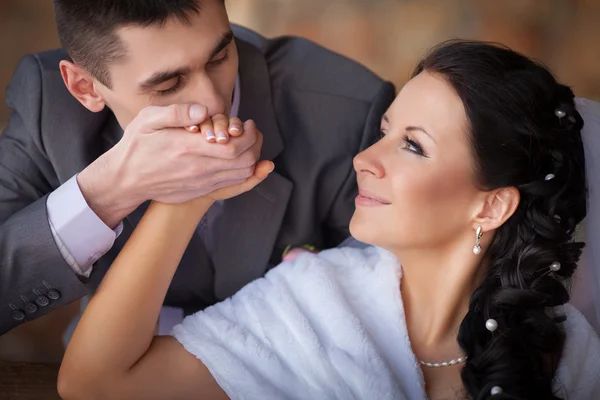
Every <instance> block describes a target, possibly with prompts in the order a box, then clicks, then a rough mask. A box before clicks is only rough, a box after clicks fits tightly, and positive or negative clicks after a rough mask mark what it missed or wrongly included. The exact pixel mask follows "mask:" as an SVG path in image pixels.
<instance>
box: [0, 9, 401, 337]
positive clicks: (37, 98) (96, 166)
mask: <svg viewBox="0 0 600 400" xmlns="http://www.w3.org/2000/svg"><path fill="white" fill-rule="evenodd" d="M54 3H55V12H56V20H57V26H58V31H59V37H60V39H61V42H62V45H63V48H64V51H63V50H55V51H50V52H45V53H41V54H36V55H30V56H27V57H25V58H24V59H23V60H22V61H21V63H20V64H19V65H18V67H17V70H16V72H15V74H14V77H13V79H12V81H11V83H10V85H9V87H8V90H7V97H6V99H7V104H8V105H9V107H11V108H12V110H13V111H12V114H11V117H10V121H9V123H8V126H7V127H6V130H5V131H4V132H3V134H2V135H1V136H0V224H1V225H0V334H1V333H4V332H6V331H8V330H10V329H12V328H13V327H15V326H17V325H18V324H20V323H22V322H25V321H28V320H31V319H34V318H37V317H40V316H42V315H44V314H46V313H48V312H49V311H51V310H53V309H55V308H56V307H59V306H61V305H63V304H67V303H69V302H72V301H74V300H76V299H78V298H80V297H82V296H85V295H86V294H88V293H89V292H90V291H93V290H94V289H95V288H96V287H97V286H98V284H99V282H100V281H101V279H102V277H103V276H104V274H105V273H106V271H107V270H108V268H109V266H110V265H111V263H112V262H113V260H114V259H115V257H116V256H117V254H118V253H119V251H120V250H121V248H122V247H123V245H124V244H125V242H126V241H127V239H128V238H129V236H130V235H131V233H132V231H133V229H134V228H135V226H136V225H137V224H138V222H139V221H140V218H141V217H142V215H143V213H144V211H145V209H146V207H147V204H148V202H149V201H151V200H157V201H163V202H172V203H176V202H183V201H187V200H190V199H192V198H196V197H198V196H201V195H203V194H206V193H208V192H210V191H212V190H214V189H215V188H218V187H222V186H225V185H229V184H232V183H235V182H241V181H243V180H244V179H246V178H247V177H248V173H249V171H252V167H253V165H254V164H255V163H256V162H257V160H259V159H269V160H273V161H274V163H275V166H276V169H275V171H274V172H273V173H272V174H271V175H270V176H269V177H268V178H267V179H266V180H265V181H264V182H263V183H262V184H261V185H259V186H258V187H257V188H255V189H254V190H252V191H251V192H249V193H246V194H244V195H242V196H239V197H237V198H234V199H231V200H227V201H224V202H222V203H218V204H216V205H215V206H214V207H213V208H211V210H210V212H209V213H208V215H207V217H206V218H205V219H204V220H203V221H202V223H201V224H200V226H199V227H198V234H197V235H195V237H194V238H193V239H192V241H191V243H190V244H189V246H188V248H187V251H186V253H185V255H184V257H183V259H182V260H181V263H180V266H179V269H178V271H177V273H176V275H175V277H174V279H173V282H172V284H171V287H170V289H169V292H168V294H167V297H166V299H165V304H167V305H172V306H177V307H183V308H185V309H186V310H187V311H188V312H192V311H195V310H199V309H202V308H204V307H206V306H208V305H211V304H213V303H215V302H217V301H219V300H222V299H224V298H226V297H228V296H230V295H232V294H233V293H235V292H236V291H237V290H239V289H240V288H241V287H242V286H243V285H245V284H246V283H248V282H250V281H252V280H254V279H256V278H258V277H260V276H262V275H263V274H264V273H265V272H266V271H267V270H268V269H269V268H270V267H272V266H273V265H275V264H277V263H278V262H279V261H280V260H281V254H282V252H283V251H284V249H285V248H286V247H287V246H288V245H292V246H297V245H302V244H311V245H314V246H316V247H318V248H327V247H333V246H336V245H338V244H339V243H340V242H341V241H342V240H344V239H345V238H346V237H347V236H348V235H349V233H348V222H349V220H350V217H351V215H352V213H353V210H354V198H355V196H356V192H357V188H356V182H355V174H354V172H353V168H352V159H353V157H354V155H356V154H357V153H358V152H359V151H361V150H362V149H364V148H366V147H367V146H369V145H370V144H371V143H373V142H374V141H375V140H376V139H377V137H378V135H379V124H380V118H381V116H382V114H383V112H384V111H385V110H386V109H387V107H388V106H389V104H390V103H391V101H392V100H393V97H394V88H393V86H392V85H391V84H390V83H388V82H384V81H382V80H381V79H380V78H378V77H377V76H375V75H374V74H373V73H371V72H369V71H368V70H367V69H365V68H364V67H362V66H360V65H358V64H356V63H354V62H352V61H350V60H348V59H345V58H343V57H341V56H339V55H336V54H334V53H332V52H330V51H328V50H326V49H324V48H322V47H319V46H317V45H315V44H313V43H310V42H308V41H306V40H303V39H299V38H293V37H280V38H275V39H265V38H263V37H261V36H259V35H258V34H256V33H254V32H252V31H250V30H247V29H244V28H241V27H235V26H234V27H233V31H232V27H231V25H230V24H229V21H228V18H227V13H226V10H225V5H224V1H223V0H154V1H147V0H132V1H127V2H123V1H118V0H113V1H108V0H107V1H97V0H55V1H54ZM218 114H224V115H230V116H234V117H239V118H240V119H241V120H242V121H246V120H249V119H252V120H253V121H254V122H255V125H254V124H252V123H248V124H245V125H244V126H243V127H242V126H239V127H238V129H242V130H243V133H242V134H241V135H234V134H233V132H235V128H234V129H233V130H231V129H230V128H232V127H230V126H228V124H229V122H228V121H227V120H226V118H222V120H217V121H215V125H214V132H213V131H212V130H211V132H207V133H206V134H207V135H209V136H214V137H215V138H217V139H221V138H222V139H224V141H225V142H227V139H228V138H229V141H228V142H227V143H226V144H214V143H207V141H205V140H204V139H203V138H202V137H201V136H200V135H193V134H190V133H188V132H186V131H185V129H184V127H186V126H189V125H197V124H201V123H202V122H203V121H205V120H206V119H207V118H210V117H213V116H216V115H218ZM229 133H231V136H230V135H229ZM140 282H143V277H140ZM131 290H132V291H135V287H132V288H131ZM132 312H135V310H132Z"/></svg>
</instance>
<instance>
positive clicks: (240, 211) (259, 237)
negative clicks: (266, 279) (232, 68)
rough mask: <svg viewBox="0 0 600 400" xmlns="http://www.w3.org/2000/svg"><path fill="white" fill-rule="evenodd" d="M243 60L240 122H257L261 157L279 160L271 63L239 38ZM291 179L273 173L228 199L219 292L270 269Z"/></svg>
mask: <svg viewBox="0 0 600 400" xmlns="http://www.w3.org/2000/svg"><path fill="white" fill-rule="evenodd" d="M236 43H237V47H238V52H239V56H240V66H239V74H240V86H241V103H240V118H241V119H242V120H244V121H245V120H247V119H253V120H254V121H255V122H256V125H257V126H258V128H259V129H260V130H261V132H262V133H263V137H264V141H263V149H262V154H261V159H264V160H275V158H276V157H277V156H278V155H279V154H280V153H281V151H282V150H283V140H282V138H281V135H280V133H279V128H278V126H277V121H276V119H275V112H274V110H273V105H272V99H271V84H270V77H269V71H268V69H267V64H266V61H265V59H264V56H263V55H262V53H260V52H259V51H258V49H256V48H255V47H254V46H252V45H250V44H248V43H247V42H244V41H242V40H239V39H238V40H237V41H236ZM292 189H293V184H292V182H291V181H289V180H288V179H286V178H285V177H283V176H281V175H279V174H278V173H277V172H275V171H274V172H272V173H271V175H269V177H268V178H267V179H265V181H263V182H262V183H261V184H260V185H258V186H257V187H256V188H255V189H254V190H252V191H250V192H248V193H245V194H243V195H241V196H238V197H236V198H233V199H229V200H226V201H225V202H224V204H223V207H224V209H223V213H222V215H221V217H220V220H219V222H218V223H217V224H216V225H217V226H216V228H215V232H213V235H214V238H215V241H214V243H215V254H214V261H215V269H216V270H215V294H216V296H217V298H218V299H223V298H226V297H228V296H231V295H232V294H234V293H235V292H236V291H238V290H239V289H241V288H242V286H244V285H245V284H246V283H248V282H250V281H252V280H254V279H256V278H259V277H261V276H262V275H263V274H264V273H265V271H266V268H267V265H268V263H269V260H270V258H271V253H272V252H273V248H274V245H275V241H276V239H277V235H278V233H279V230H280V228H281V225H282V222H283V218H284V216H285V211H286V209H287V204H288V200H289V198H290V195H291V192H292Z"/></svg>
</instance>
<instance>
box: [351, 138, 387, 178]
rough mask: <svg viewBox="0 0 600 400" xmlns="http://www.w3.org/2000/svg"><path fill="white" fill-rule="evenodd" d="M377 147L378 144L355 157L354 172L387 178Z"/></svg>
mask: <svg viewBox="0 0 600 400" xmlns="http://www.w3.org/2000/svg"><path fill="white" fill-rule="evenodd" d="M377 147H378V144H374V145H373V146H371V147H369V148H368V149H366V150H364V151H362V152H360V153H358V155H356V157H354V163H353V164H354V170H355V171H356V173H357V174H370V175H373V176H375V177H376V178H383V177H384V176H385V169H384V168H383V164H382V163H381V160H382V158H381V155H380V154H378V153H379V152H378V151H377V150H378V149H377Z"/></svg>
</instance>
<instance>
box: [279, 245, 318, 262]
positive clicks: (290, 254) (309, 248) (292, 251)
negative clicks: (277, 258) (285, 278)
mask: <svg viewBox="0 0 600 400" xmlns="http://www.w3.org/2000/svg"><path fill="white" fill-rule="evenodd" d="M318 252H319V250H318V249H317V248H316V247H315V246H313V245H310V244H304V245H302V246H300V247H294V248H292V246H291V245H289V246H288V247H286V248H285V250H284V251H283V254H282V255H281V261H282V262H285V261H292V260H295V259H296V258H297V257H298V256H299V255H300V254H302V253H313V254H316V253H318Z"/></svg>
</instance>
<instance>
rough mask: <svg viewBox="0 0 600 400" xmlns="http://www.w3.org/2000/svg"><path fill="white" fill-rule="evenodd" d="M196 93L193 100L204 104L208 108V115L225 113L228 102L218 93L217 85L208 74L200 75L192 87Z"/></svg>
mask: <svg viewBox="0 0 600 400" xmlns="http://www.w3.org/2000/svg"><path fill="white" fill-rule="evenodd" d="M194 91H195V92H196V95H194V101H195V102H196V103H199V104H204V105H205V106H206V108H208V115H209V116H211V117H212V116H215V115H217V114H225V113H226V111H227V104H228V102H227V101H226V100H225V99H224V98H223V95H222V94H221V93H219V91H218V89H217V86H216V85H215V83H214V82H213V80H212V79H211V78H210V77H208V76H203V77H201V78H200V79H199V80H198V82H197V84H196V85H195V87H194Z"/></svg>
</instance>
